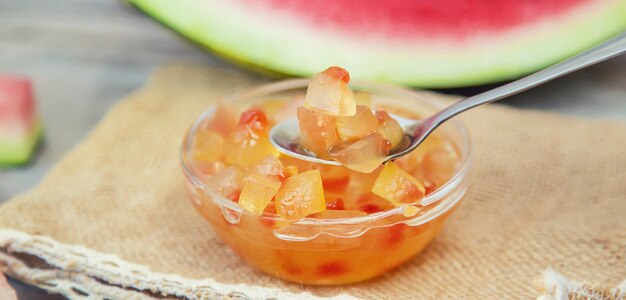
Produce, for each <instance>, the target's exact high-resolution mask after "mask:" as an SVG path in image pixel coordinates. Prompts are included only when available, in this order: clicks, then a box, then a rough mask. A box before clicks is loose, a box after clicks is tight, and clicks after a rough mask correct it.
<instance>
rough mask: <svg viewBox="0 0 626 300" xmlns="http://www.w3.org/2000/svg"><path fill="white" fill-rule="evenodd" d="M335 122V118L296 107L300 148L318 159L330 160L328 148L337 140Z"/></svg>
mask: <svg viewBox="0 0 626 300" xmlns="http://www.w3.org/2000/svg"><path fill="white" fill-rule="evenodd" d="M336 121H337V117H333V116H329V115H325V114H321V113H318V112H314V111H312V110H309V109H306V108H304V107H298V122H299V124H300V143H302V146H304V148H306V149H307V150H309V151H311V152H313V153H315V154H316V155H317V156H318V157H321V158H330V156H329V155H328V148H330V147H331V146H332V145H334V144H335V143H336V142H337V140H338V137H337V131H336V130H335V125H336Z"/></svg>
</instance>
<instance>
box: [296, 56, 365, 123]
mask: <svg viewBox="0 0 626 300" xmlns="http://www.w3.org/2000/svg"><path fill="white" fill-rule="evenodd" d="M348 82H350V74H348V71H346V70H344V69H342V68H340V67H330V68H328V69H326V70H324V71H323V72H321V73H317V74H315V76H314V77H313V78H312V79H311V81H310V82H309V87H308V88H307V91H306V96H305V98H304V107H306V108H307V109H310V110H313V111H316V112H319V113H324V114H328V115H331V116H353V115H354V114H355V113H356V102H355V101H354V94H353V92H352V90H351V89H350V88H349V87H348Z"/></svg>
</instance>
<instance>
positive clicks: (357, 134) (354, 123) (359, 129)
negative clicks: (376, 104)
mask: <svg viewBox="0 0 626 300" xmlns="http://www.w3.org/2000/svg"><path fill="white" fill-rule="evenodd" d="M336 128H337V136H338V137H339V139H341V140H342V141H344V142H346V141H355V140H358V139H360V138H362V137H364V136H366V135H368V134H370V133H372V132H374V131H376V129H377V128H378V120H377V119H376V117H375V116H374V114H373V113H372V110H371V109H370V108H369V107H367V106H365V105H357V106H356V114H355V115H354V116H341V117H337V125H336Z"/></svg>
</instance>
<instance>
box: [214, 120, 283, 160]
mask: <svg viewBox="0 0 626 300" xmlns="http://www.w3.org/2000/svg"><path fill="white" fill-rule="evenodd" d="M269 129H270V126H269V124H268V121H267V117H265V114H264V113H263V112H262V111H260V110H258V109H251V110H248V111H245V112H243V113H242V114H241V118H240V120H239V124H238V125H237V127H236V128H235V131H234V132H233V133H231V134H230V136H229V137H228V138H227V139H226V143H225V145H224V153H225V155H226V161H227V162H229V163H231V164H235V165H240V166H249V165H252V164H255V163H257V162H259V161H260V160H261V159H263V158H264V157H266V156H268V155H275V154H277V151H276V149H274V147H273V146H272V144H271V143H270V140H269V136H268V134H269Z"/></svg>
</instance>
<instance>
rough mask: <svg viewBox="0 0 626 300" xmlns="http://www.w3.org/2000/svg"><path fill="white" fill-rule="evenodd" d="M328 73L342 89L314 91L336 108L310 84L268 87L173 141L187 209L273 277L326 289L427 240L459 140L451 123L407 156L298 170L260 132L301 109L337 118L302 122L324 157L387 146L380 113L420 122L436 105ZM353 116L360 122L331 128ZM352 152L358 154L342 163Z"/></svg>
mask: <svg viewBox="0 0 626 300" xmlns="http://www.w3.org/2000/svg"><path fill="white" fill-rule="evenodd" d="M334 71H337V70H334ZM339 75H340V76H337V78H340V79H342V80H345V84H343V83H338V84H331V85H330V86H331V87H332V88H337V89H338V90H334V91H333V90H329V91H320V90H318V91H317V92H318V95H322V94H324V93H326V92H328V93H329V95H341V96H339V97H338V98H336V99H340V100H341V99H342V100H341V101H339V102H335V104H337V105H331V106H327V105H326V104H328V103H321V104H320V103H312V102H310V101H311V98H310V96H311V95H313V94H310V92H311V91H314V90H315V89H311V85H312V84H313V83H314V81H315V79H312V80H311V82H309V80H306V79H297V80H287V81H281V82H276V83H271V84H267V85H263V86H259V87H256V88H252V89H250V90H248V91H244V92H241V93H238V94H236V95H234V96H231V97H229V98H227V99H225V100H224V101H220V102H219V103H217V104H216V105H214V106H213V107H210V108H209V109H208V110H207V111H205V112H204V113H203V114H202V115H200V117H198V119H197V120H196V121H195V122H194V123H193V125H192V126H191V127H190V129H189V130H188V131H187V133H186V135H185V137H184V139H183V143H182V148H181V168H182V170H183V174H184V177H185V182H186V184H185V187H186V191H187V195H188V198H189V200H190V202H191V203H192V205H193V206H194V207H195V208H196V210H197V211H198V212H199V213H200V214H201V215H202V217H203V218H205V219H206V220H207V221H208V222H209V224H210V225H211V226H212V228H213V230H214V231H215V233H216V234H217V235H218V236H219V237H220V238H221V239H222V240H223V241H224V242H225V243H226V244H227V245H229V246H230V247H231V248H232V249H233V251H234V252H235V253H237V254H238V255H239V256H241V257H242V258H243V259H244V260H245V261H246V262H247V263H248V264H249V265H251V266H253V267H255V268H256V269H259V270H261V271H263V272H265V273H267V274H270V275H273V276H276V277H278V278H281V279H283V280H287V281H292V282H298V283H302V284H311V285H338V284H348V283H353V282H358V281H363V280H367V279H369V278H373V277H376V276H378V275H381V274H383V273H385V272H388V271H390V270H392V269H394V268H395V267H397V266H399V265H401V264H402V263H404V262H406V261H407V260H409V259H410V258H412V257H414V256H415V255H417V254H418V253H419V252H421V251H422V250H423V249H424V248H425V247H426V246H427V245H428V244H429V243H430V241H432V240H433V239H434V238H435V236H436V235H437V234H438V233H439V232H440V230H441V229H442V226H443V223H444V221H445V220H446V219H447V218H448V216H449V215H450V214H451V213H452V212H453V211H454V209H455V208H456V207H457V206H458V204H459V203H460V200H461V199H462V198H463V196H464V195H465V192H466V191H467V185H468V183H467V176H466V174H467V172H468V169H469V165H470V160H471V151H470V143H469V136H468V133H467V131H466V129H465V127H464V126H463V125H462V124H461V123H460V122H458V121H457V120H451V121H450V122H446V124H444V125H442V126H441V127H440V128H438V129H437V130H436V131H435V132H434V133H433V134H431V136H430V137H429V138H428V139H426V141H425V142H424V144H423V145H421V146H420V147H419V148H418V149H416V150H415V151H414V152H412V153H411V154H409V155H407V156H405V157H403V158H400V159H397V160H395V161H394V162H388V163H385V164H384V165H380V163H379V166H377V167H375V168H374V170H372V171H370V172H360V171H356V170H353V169H349V168H346V167H345V166H329V165H319V164H314V163H310V162H305V161H301V160H298V159H295V158H292V157H288V156H285V155H283V154H280V153H279V152H278V151H277V150H276V149H274V148H273V147H272V146H271V144H270V143H269V139H268V133H269V130H270V129H271V127H272V126H273V125H274V124H277V123H278V122H280V121H283V120H285V119H287V118H290V117H294V116H297V115H298V112H299V111H300V112H302V110H303V109H308V110H311V109H313V110H315V109H317V108H320V107H322V108H324V109H327V111H326V112H325V113H324V115H323V116H322V117H321V118H322V119H324V120H328V119H329V118H328V114H329V113H330V114H335V115H337V117H338V118H344V119H343V120H342V121H340V122H337V120H335V122H333V121H332V120H331V121H330V122H329V123H328V124H326V123H318V122H317V121H319V120H317V119H314V120H316V122H315V124H319V125H320V126H321V127H322V128H325V129H327V130H328V134H325V135H318V136H324V137H329V138H330V139H332V142H333V143H327V144H326V143H320V142H319V141H316V142H315V143H313V144H314V145H320V144H324V145H326V146H328V148H326V149H332V147H333V146H335V145H338V144H340V145H344V144H345V145H348V146H351V145H352V144H357V143H358V142H360V141H361V140H363V139H364V140H365V141H363V142H361V143H365V142H370V141H371V140H374V139H375V140H376V143H375V144H376V145H383V144H385V141H389V143H391V140H396V139H397V135H396V134H394V132H395V130H394V129H393V128H394V127H393V120H392V118H390V117H389V113H392V114H396V115H400V116H403V117H409V118H420V117H421V116H428V115H431V114H432V113H434V112H436V111H438V110H440V109H441V107H442V105H441V104H440V103H439V102H438V101H437V100H436V99H435V96H434V95H432V94H428V93H426V92H418V93H416V92H413V91H408V90H404V89H401V88H397V87H394V86H390V85H380V84H373V83H361V82H350V84H349V87H348V82H349V76H348V77H345V76H342V75H341V74H339ZM331 83H332V82H331ZM307 87H308V88H309V94H307ZM346 88H347V89H349V91H348V90H343V89H346ZM337 91H343V92H340V93H339V94H337V93H336V92H337ZM307 95H308V99H307ZM344 96H345V97H347V98H343V97H344ZM305 99H306V100H305ZM314 99H315V97H314ZM345 99H348V100H350V99H353V100H354V102H355V103H354V104H355V105H354V106H355V107H352V104H350V103H349V101H348V102H345V101H343V100H345ZM346 103H348V105H344V104H346ZM320 105H321V106H320ZM316 107H317V108H316ZM359 107H360V108H359ZM363 107H368V108H369V109H371V114H372V115H373V117H372V116H370V115H369V114H370V113H369V112H368V111H365V110H364V108H363ZM357 108H358V109H357ZM317 112H318V113H319V112H320V111H319V110H318V111H317ZM303 120H304V119H303V118H300V122H301V126H302V124H307V123H306V122H305V123H302V122H303ZM355 120H357V121H358V122H363V123H362V124H361V125H359V126H352V127H354V128H351V126H349V125H348V124H352V123H346V124H343V125H342V122H353V121H355ZM372 122H375V123H376V124H375V125H372ZM329 124H330V125H329ZM390 124H391V125H390ZM331 125H332V126H331ZM313 127H315V126H313ZM357 127H358V128H357ZM368 128H369V129H368ZM302 129H303V130H305V131H306V128H302ZM301 133H304V132H301ZM308 133H310V134H315V133H316V132H308ZM317 133H319V132H317ZM334 135H336V136H335V137H333V136H334ZM359 135H361V136H359ZM363 135H365V136H363ZM372 135H378V136H376V137H375V138H372ZM351 143H352V144H351ZM326 146H324V147H323V148H320V149H324V148H325V147H326ZM340 148H341V149H342V150H343V149H344V148H343V146H342V147H340ZM348 148H349V147H348ZM353 149H357V150H358V149H360V148H358V147H357V148H354V147H353ZM331 152H332V151H331ZM352 153H357V154H358V151H356V150H355V151H354V152H350V153H348V154H346V155H352Z"/></svg>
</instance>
